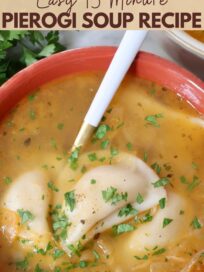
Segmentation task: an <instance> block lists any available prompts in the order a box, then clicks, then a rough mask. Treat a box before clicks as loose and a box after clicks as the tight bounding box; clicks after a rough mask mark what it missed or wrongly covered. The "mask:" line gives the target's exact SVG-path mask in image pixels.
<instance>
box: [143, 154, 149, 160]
mask: <svg viewBox="0 0 204 272" xmlns="http://www.w3.org/2000/svg"><path fill="white" fill-rule="evenodd" d="M147 160H148V154H147V152H144V155H143V161H144V162H147Z"/></svg>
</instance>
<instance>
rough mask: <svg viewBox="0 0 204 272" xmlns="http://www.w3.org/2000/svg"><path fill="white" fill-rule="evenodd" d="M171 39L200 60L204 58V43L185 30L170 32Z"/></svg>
mask: <svg viewBox="0 0 204 272" xmlns="http://www.w3.org/2000/svg"><path fill="white" fill-rule="evenodd" d="M167 33H168V34H169V36H170V38H171V39H173V40H174V41H175V42H176V43H177V44H179V45H180V46H181V47H183V48H185V49H187V50H188V51H190V52H191V53H194V54H195V55H197V56H198V57H200V58H204V43H202V42H200V41H198V40H196V39H195V38H193V37H191V36H190V35H189V34H188V33H186V32H185V31H183V30H168V31H167Z"/></svg>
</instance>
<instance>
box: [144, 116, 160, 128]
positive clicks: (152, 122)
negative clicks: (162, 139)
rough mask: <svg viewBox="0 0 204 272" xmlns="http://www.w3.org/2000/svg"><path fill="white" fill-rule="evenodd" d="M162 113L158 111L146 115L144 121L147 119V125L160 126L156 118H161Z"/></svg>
mask: <svg viewBox="0 0 204 272" xmlns="http://www.w3.org/2000/svg"><path fill="white" fill-rule="evenodd" d="M163 117H164V116H163V114H162V113H158V114H154V115H148V116H146V117H145V121H147V124H148V125H152V126H154V127H160V125H159V123H158V119H159V118H163Z"/></svg>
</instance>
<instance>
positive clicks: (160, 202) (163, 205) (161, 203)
mask: <svg viewBox="0 0 204 272" xmlns="http://www.w3.org/2000/svg"><path fill="white" fill-rule="evenodd" d="M159 206H160V208H161V209H164V208H165V206H166V198H161V199H160V200H159Z"/></svg>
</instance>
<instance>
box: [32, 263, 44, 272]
mask: <svg viewBox="0 0 204 272" xmlns="http://www.w3.org/2000/svg"><path fill="white" fill-rule="evenodd" d="M34 272H44V270H43V269H42V268H41V267H40V265H39V264H37V265H36V266H35V270H34Z"/></svg>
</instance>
